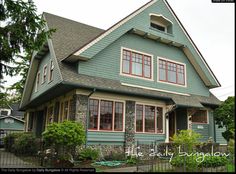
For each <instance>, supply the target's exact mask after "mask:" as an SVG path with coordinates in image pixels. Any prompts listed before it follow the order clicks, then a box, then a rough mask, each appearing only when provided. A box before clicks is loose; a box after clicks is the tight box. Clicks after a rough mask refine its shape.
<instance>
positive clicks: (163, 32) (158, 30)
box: [149, 27, 174, 37]
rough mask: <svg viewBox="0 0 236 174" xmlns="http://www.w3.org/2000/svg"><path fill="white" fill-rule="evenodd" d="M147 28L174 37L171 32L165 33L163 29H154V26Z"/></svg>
mask: <svg viewBox="0 0 236 174" xmlns="http://www.w3.org/2000/svg"><path fill="white" fill-rule="evenodd" d="M149 29H150V30H153V31H156V32H159V33H161V34H165V35H167V36H171V37H174V35H173V34H171V33H167V32H164V31H161V30H158V29H155V28H153V27H149Z"/></svg>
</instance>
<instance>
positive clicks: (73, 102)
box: [69, 94, 77, 121]
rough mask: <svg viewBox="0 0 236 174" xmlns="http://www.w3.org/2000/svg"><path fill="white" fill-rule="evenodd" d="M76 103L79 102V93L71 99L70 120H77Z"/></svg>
mask: <svg viewBox="0 0 236 174" xmlns="http://www.w3.org/2000/svg"><path fill="white" fill-rule="evenodd" d="M76 103H77V95H76V94H75V95H73V98H72V99H71V100H70V108H69V120H71V121H75V115H76Z"/></svg>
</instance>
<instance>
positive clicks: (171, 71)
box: [167, 62, 177, 83]
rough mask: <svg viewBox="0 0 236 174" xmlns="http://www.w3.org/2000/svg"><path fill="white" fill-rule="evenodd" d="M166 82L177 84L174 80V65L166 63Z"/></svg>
mask: <svg viewBox="0 0 236 174" xmlns="http://www.w3.org/2000/svg"><path fill="white" fill-rule="evenodd" d="M167 68H168V69H167V70H168V81H169V82H172V83H177V81H176V80H177V79H176V64H174V63H170V62H168V64H167Z"/></svg>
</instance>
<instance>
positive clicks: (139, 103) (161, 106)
mask: <svg viewBox="0 0 236 174" xmlns="http://www.w3.org/2000/svg"><path fill="white" fill-rule="evenodd" d="M137 105H142V106H143V107H145V106H154V107H155V121H156V108H157V107H159V108H162V133H158V132H154V133H153V132H145V117H144V120H143V123H144V124H143V132H137V131H136V106H137ZM143 110H144V108H143ZM134 113H135V116H134V129H135V134H151V135H164V134H165V129H166V126H165V106H164V105H153V104H150V103H145V102H135V112H134ZM143 114H144V113H143ZM155 126H156V123H155ZM155 131H156V127H155Z"/></svg>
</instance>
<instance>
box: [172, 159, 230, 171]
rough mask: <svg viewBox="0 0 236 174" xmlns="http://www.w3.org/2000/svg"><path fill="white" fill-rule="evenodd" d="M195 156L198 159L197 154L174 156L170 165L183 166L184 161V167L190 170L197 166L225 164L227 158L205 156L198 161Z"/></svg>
mask: <svg viewBox="0 0 236 174" xmlns="http://www.w3.org/2000/svg"><path fill="white" fill-rule="evenodd" d="M197 158H198V160H199V157H197V156H185V157H184V156H175V157H174V158H173V159H172V160H171V165H173V166H175V167H184V163H185V166H186V169H188V170H192V169H196V168H198V167H219V166H225V165H226V164H227V158H226V157H225V156H205V158H204V160H203V161H202V162H199V161H198V160H197ZM200 161H201V160H200Z"/></svg>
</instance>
